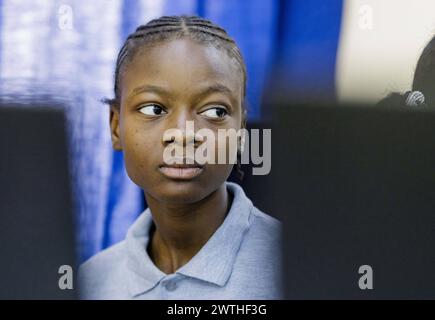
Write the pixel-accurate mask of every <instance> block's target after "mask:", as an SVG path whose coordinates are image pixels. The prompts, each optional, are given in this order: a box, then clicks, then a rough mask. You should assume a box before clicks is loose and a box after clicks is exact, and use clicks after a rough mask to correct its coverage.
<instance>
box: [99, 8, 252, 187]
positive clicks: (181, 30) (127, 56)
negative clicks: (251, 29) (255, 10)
mask: <svg viewBox="0 0 435 320" xmlns="http://www.w3.org/2000/svg"><path fill="white" fill-rule="evenodd" d="M182 37H189V38H191V39H192V40H194V41H197V42H198V43H201V44H204V45H211V46H214V47H216V48H217V49H219V50H224V51H225V52H226V53H227V54H228V55H229V56H230V58H232V59H234V60H236V61H237V63H238V65H239V67H240V69H241V72H242V75H243V101H242V127H245V126H246V113H247V112H246V105H245V101H244V100H245V96H246V81H247V75H246V66H245V62H244V60H243V57H242V54H241V52H240V49H239V47H238V46H237V44H236V43H235V41H234V40H233V39H232V38H231V37H230V36H229V35H228V33H227V32H226V31H225V30H224V29H223V28H221V27H219V26H217V25H215V24H214V23H212V22H211V21H210V20H207V19H204V18H201V17H198V16H186V15H182V16H162V17H160V18H158V19H154V20H151V21H150V22H148V23H147V24H145V25H141V26H139V27H138V28H137V29H136V31H135V32H134V33H132V34H130V35H129V36H128V37H127V40H126V41H125V43H124V44H123V46H122V47H121V50H120V51H119V53H118V57H117V60H116V69H115V76H114V78H115V79H114V94H115V97H114V98H113V99H104V100H103V102H105V103H107V104H109V105H110V106H111V107H113V108H115V109H118V110H119V108H120V101H121V94H120V88H119V78H120V74H121V72H122V68H123V67H124V66H125V65H126V64H127V63H128V62H129V61H131V60H132V59H133V57H134V55H135V54H136V53H137V52H138V51H139V49H140V48H142V47H144V46H147V45H153V44H156V43H158V42H163V41H168V40H175V39H180V38H182ZM235 170H236V172H237V175H238V176H239V179H240V180H242V179H243V175H244V173H243V171H242V169H241V161H240V155H239V156H238V161H237V164H236V166H235Z"/></svg>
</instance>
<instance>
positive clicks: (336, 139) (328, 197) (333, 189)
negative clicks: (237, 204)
mask: <svg viewBox="0 0 435 320" xmlns="http://www.w3.org/2000/svg"><path fill="white" fill-rule="evenodd" d="M276 110H277V115H278V116H277V119H278V120H279V121H278V123H277V126H276V128H275V131H274V137H275V140H274V148H273V152H274V153H273V159H274V162H273V170H272V175H273V178H274V179H275V180H274V181H275V182H276V186H275V190H276V192H277V193H278V195H279V196H278V198H277V199H279V201H278V202H277V203H276V204H275V205H276V210H277V214H281V218H282V220H283V222H284V246H283V247H284V249H283V254H284V277H285V285H286V292H285V294H286V298H288V299H435V272H434V270H435V113H434V112H433V111H430V110H429V109H428V108H414V109H411V108H409V107H403V106H398V107H397V108H386V109H384V108H376V107H363V106H340V107H338V106H303V105H294V106H290V105H280V106H279V108H277V109H276ZM361 266H370V268H371V270H372V272H373V273H372V275H373V277H372V280H373V283H372V284H373V289H361V288H360V281H362V284H363V286H362V287H365V285H367V284H369V282H368V279H367V278H366V276H367V275H368V276H369V271H367V270H368V269H367V267H363V269H361V270H359V268H360V267H361ZM359 271H361V273H360V272H359ZM361 279H362V280H361Z"/></svg>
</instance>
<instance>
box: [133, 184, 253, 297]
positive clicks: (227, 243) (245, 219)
mask: <svg viewBox="0 0 435 320" xmlns="http://www.w3.org/2000/svg"><path fill="white" fill-rule="evenodd" d="M226 186H227V189H228V191H229V192H230V193H232V194H233V201H232V204H231V208H230V211H229V212H228V214H227V216H226V217H225V220H224V222H223V223H222V224H221V226H220V227H219V228H218V229H217V230H216V232H215V233H214V234H213V235H212V236H211V238H210V239H209V240H208V241H207V243H206V244H205V245H204V246H203V247H202V248H201V249H200V251H199V252H198V253H197V254H196V255H195V256H194V257H193V258H192V259H191V260H190V261H189V262H188V263H186V264H185V265H184V266H182V267H181V268H180V269H178V270H177V271H176V272H175V273H177V274H181V275H184V276H186V277H190V278H196V279H199V280H202V281H206V282H209V283H211V284H215V285H217V286H224V285H225V283H226V282H227V281H228V278H229V277H230V275H231V272H232V269H233V266H234V262H235V259H236V256H237V253H238V251H239V248H240V245H241V243H242V240H243V237H244V235H245V233H246V232H247V231H248V228H249V217H250V213H251V209H252V207H253V205H252V202H251V201H250V200H249V199H248V198H247V197H246V195H245V193H244V192H243V190H242V188H241V187H240V186H238V185H237V184H235V183H231V182H226ZM152 224H153V219H152V215H151V211H150V210H149V208H148V209H146V210H145V211H144V212H143V213H142V214H141V215H140V216H139V218H138V219H137V220H136V221H135V223H134V224H133V225H132V226H131V227H130V229H129V231H128V233H127V237H126V245H127V251H128V253H127V255H128V258H127V259H128V260H127V264H128V267H129V269H130V271H131V272H130V276H129V279H128V286H129V289H130V293H131V294H132V295H133V296H137V295H139V294H143V293H145V292H147V291H149V290H151V289H152V288H154V287H155V286H156V285H157V284H158V283H159V282H160V281H161V280H162V279H163V278H164V277H166V276H167V275H166V274H165V273H164V272H162V271H161V270H160V269H158V268H157V267H156V266H155V264H154V263H153V261H152V260H151V258H150V257H149V255H148V253H147V250H146V248H147V245H148V241H149V230H150V228H151V226H152Z"/></svg>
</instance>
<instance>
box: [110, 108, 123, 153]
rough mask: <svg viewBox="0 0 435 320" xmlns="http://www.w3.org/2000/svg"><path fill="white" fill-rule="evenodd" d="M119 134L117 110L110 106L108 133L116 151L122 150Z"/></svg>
mask: <svg viewBox="0 0 435 320" xmlns="http://www.w3.org/2000/svg"><path fill="white" fill-rule="evenodd" d="M119 132H120V130H119V108H116V107H115V106H110V133H111V137H112V146H113V149H114V150H117V151H121V150H122V144H121V138H120V135H119Z"/></svg>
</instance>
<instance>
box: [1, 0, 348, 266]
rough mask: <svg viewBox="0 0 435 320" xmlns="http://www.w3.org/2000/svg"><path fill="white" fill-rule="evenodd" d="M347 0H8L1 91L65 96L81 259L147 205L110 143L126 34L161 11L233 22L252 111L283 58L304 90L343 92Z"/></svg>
mask: <svg viewBox="0 0 435 320" xmlns="http://www.w3.org/2000/svg"><path fill="white" fill-rule="evenodd" d="M341 10H342V0H329V1H324V0H268V1H265V0H250V1H243V0H174V1H170V0H124V1H117V0H109V1H107V0H94V1H85V0H81V1H70V2H66V1H64V0H62V1H61V0H52V1H43V0H40V1H32V0H21V1H12V0H0V17H1V19H0V93H1V94H2V95H8V96H13V95H17V94H18V95H20V96H23V95H24V96H25V95H29V96H34V95H37V96H42V97H43V96H53V97H56V99H58V100H59V99H60V100H62V101H64V102H65V105H66V111H67V115H68V119H69V134H70V145H71V148H70V149H71V159H72V160H71V165H72V169H73V170H72V175H73V181H74V194H75V206H76V212H77V217H76V221H77V226H78V233H77V243H78V248H79V254H80V261H84V260H86V259H87V258H89V257H90V256H92V255H94V254H95V253H97V252H99V251H100V250H102V249H104V248H106V247H108V246H110V245H111V244H114V243H116V242H118V241H120V240H121V239H123V238H124V236H125V232H126V230H127V228H128V227H129V225H131V223H132V222H133V221H134V219H135V218H136V217H137V216H138V214H140V212H142V210H143V209H144V206H145V203H144V200H143V195H142V192H141V190H140V189H139V188H138V187H137V186H135V185H134V184H133V183H132V182H131V181H130V180H129V178H128V176H127V174H126V172H125V169H124V165H123V157H122V153H120V152H113V151H112V149H111V143H110V134H109V123H108V120H109V118H108V109H107V107H106V106H104V105H102V104H101V103H100V99H101V98H103V97H111V96H112V86H113V83H112V81H113V77H112V73H113V70H114V63H115V58H116V55H117V52H118V50H119V48H120V46H121V45H122V42H123V40H124V39H125V38H126V37H127V35H128V34H129V33H130V32H132V31H133V30H134V29H135V28H136V27H137V26H138V25H139V24H144V23H146V22H147V21H148V20H150V19H152V18H155V17H158V16H160V15H172V14H197V15H200V16H204V17H206V18H209V19H211V20H213V21H214V22H216V23H217V24H219V25H221V26H223V27H224V28H225V29H227V31H228V32H229V34H230V35H232V36H233V37H234V38H235V40H236V41H237V43H238V44H239V46H240V48H241V50H242V53H243V55H244V57H245V60H246V64H247V68H248V90H247V95H248V97H247V102H248V110H249V113H248V118H249V120H260V119H261V118H262V117H264V116H265V114H266V112H267V110H264V109H262V108H261V101H262V98H263V93H264V92H263V90H264V89H263V88H264V85H265V83H266V82H267V80H268V79H269V78H270V77H271V75H270V70H272V66H274V65H276V63H278V62H279V63H280V69H281V73H282V74H283V75H284V76H283V78H280V81H281V85H284V86H285V87H288V89H289V90H290V92H294V94H300V93H307V94H311V93H312V92H313V90H314V91H317V92H321V93H324V94H325V95H328V96H330V97H333V96H334V82H335V80H334V79H335V78H334V77H335V59H336V51H337V45H338V39H339V32H340V22H341Z"/></svg>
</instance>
